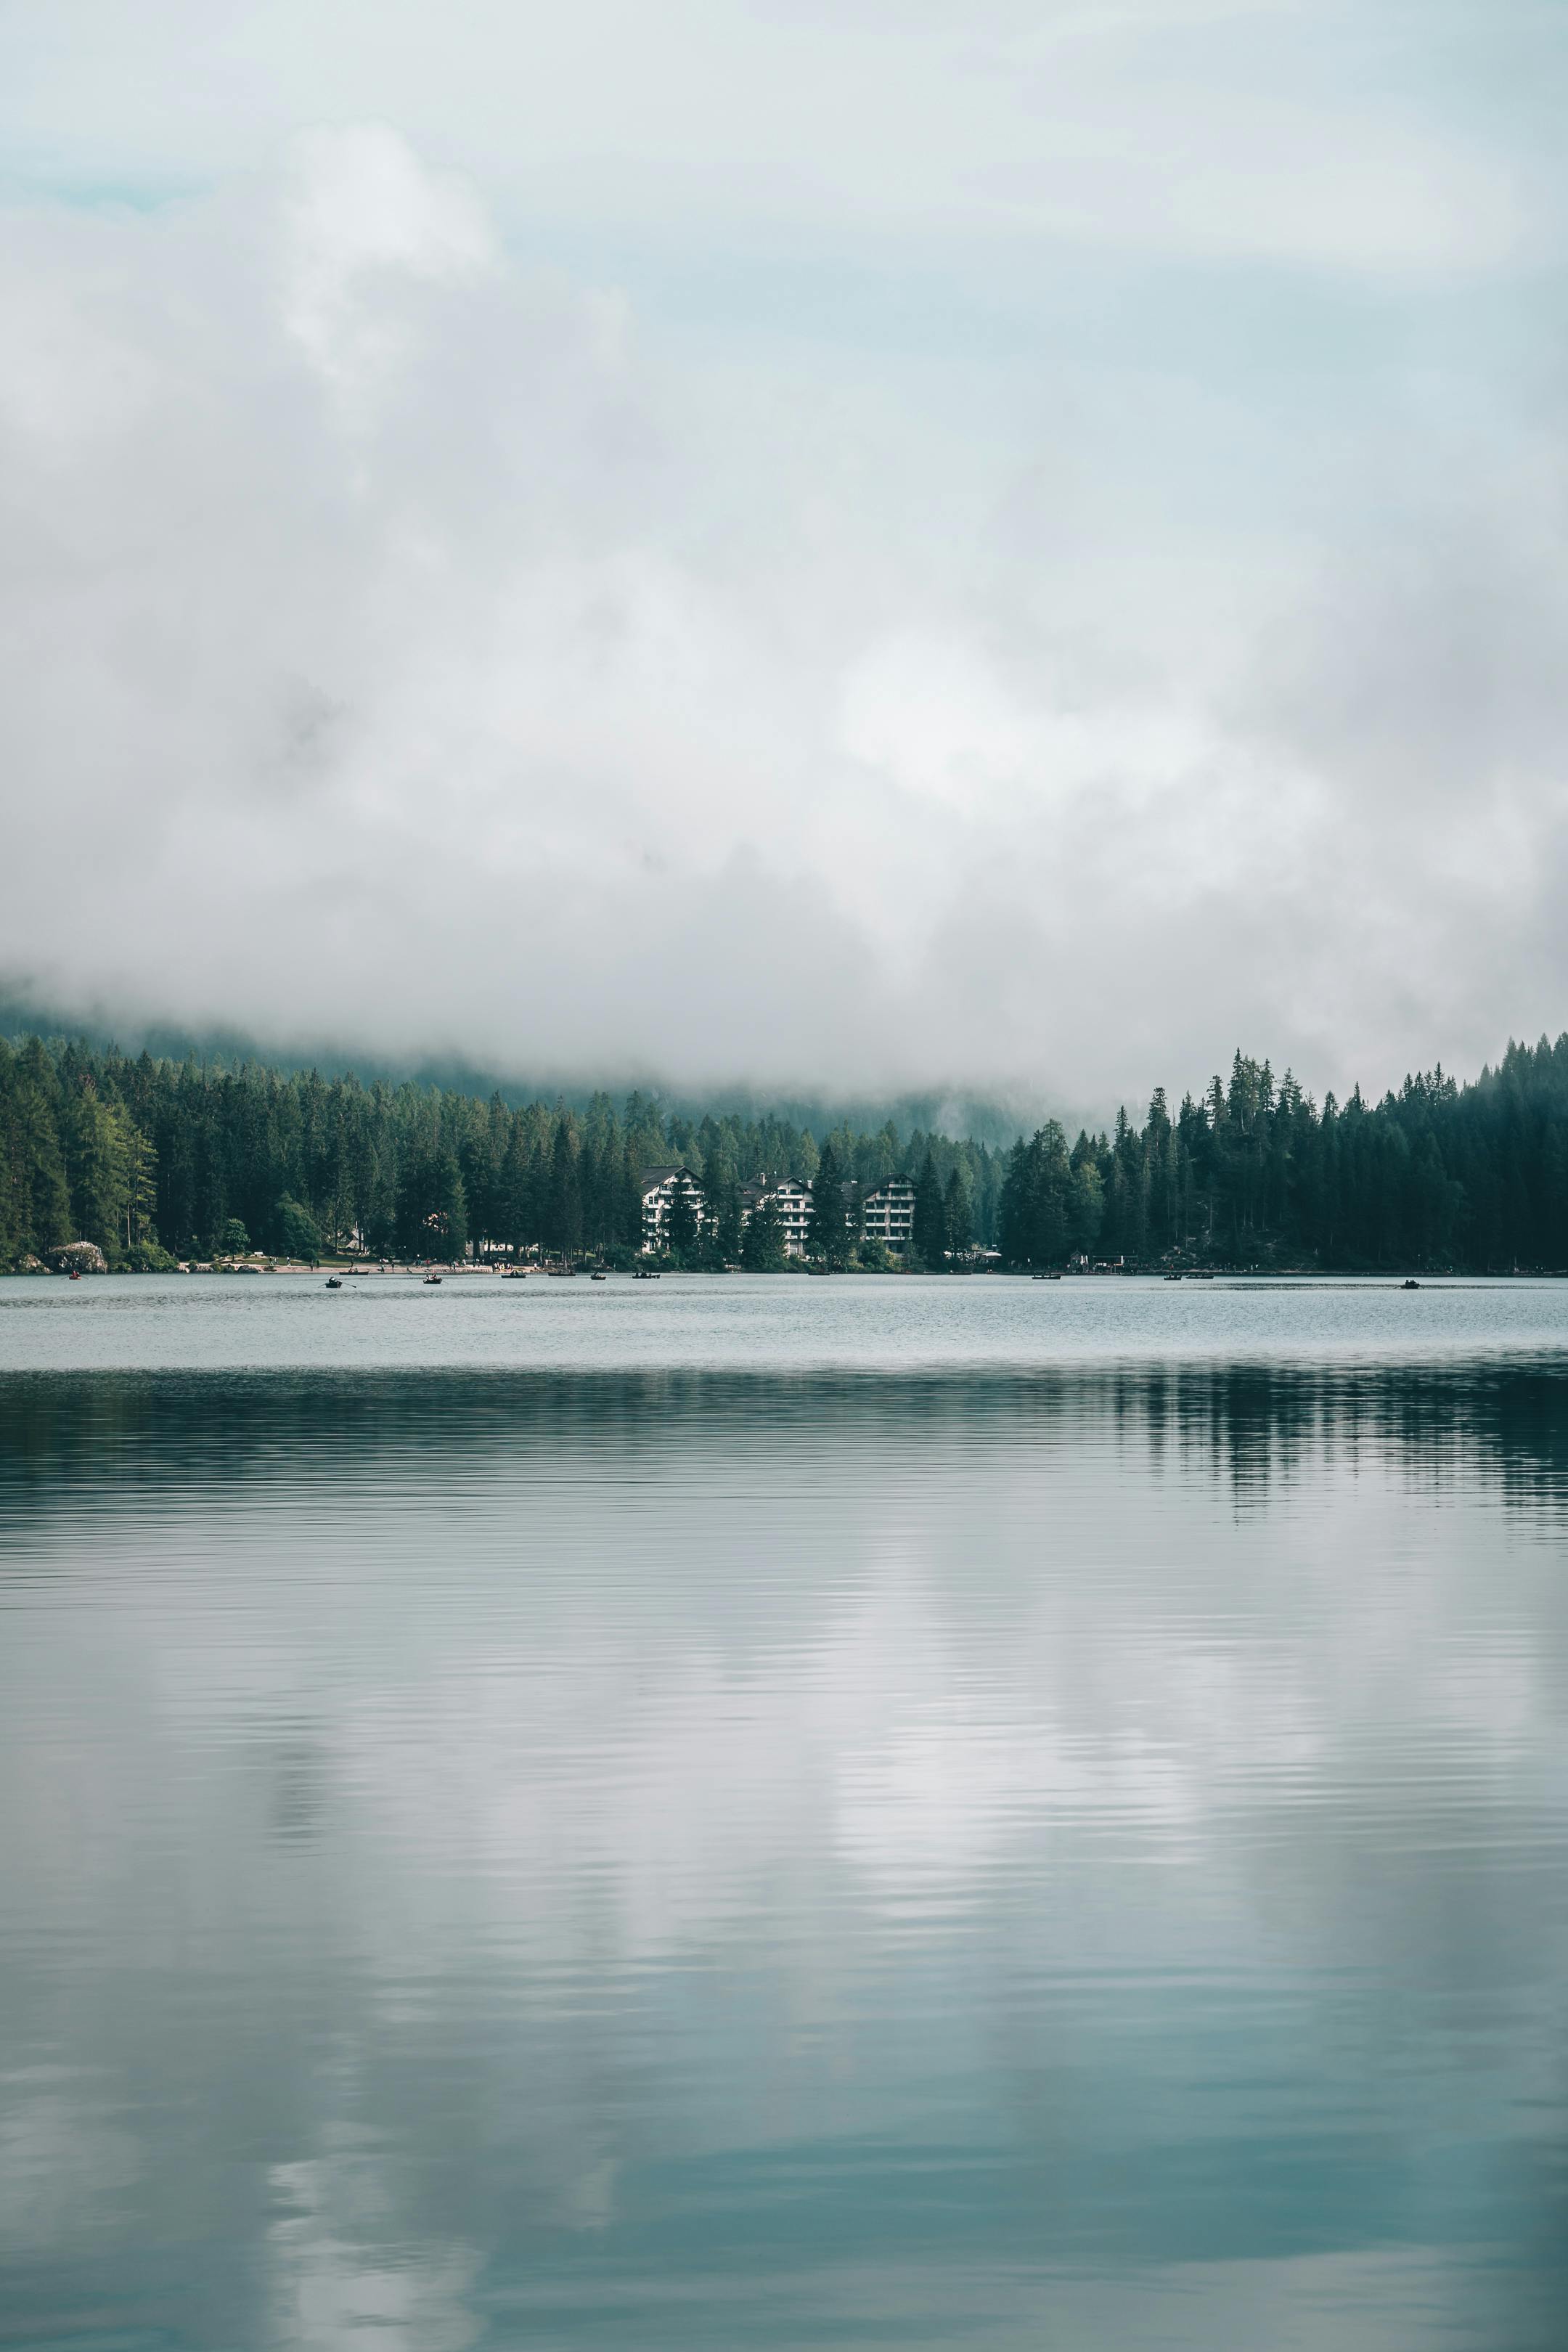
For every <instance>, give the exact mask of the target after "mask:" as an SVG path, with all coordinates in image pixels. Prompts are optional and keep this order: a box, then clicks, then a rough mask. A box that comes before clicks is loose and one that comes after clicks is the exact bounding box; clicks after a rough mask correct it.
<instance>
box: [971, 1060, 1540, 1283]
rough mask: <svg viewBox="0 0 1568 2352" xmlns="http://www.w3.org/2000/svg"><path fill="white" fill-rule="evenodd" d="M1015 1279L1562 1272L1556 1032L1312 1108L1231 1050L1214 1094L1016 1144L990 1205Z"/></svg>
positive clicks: (1052, 1129)
mask: <svg viewBox="0 0 1568 2352" xmlns="http://www.w3.org/2000/svg"><path fill="white" fill-rule="evenodd" d="M998 1238H999V1242H1000V1245H1001V1249H1002V1254H1003V1255H1004V1257H1005V1259H1007V1261H1008V1262H1009V1263H1011V1264H1013V1265H1053V1264H1060V1263H1062V1262H1063V1261H1064V1260H1065V1259H1066V1258H1067V1257H1068V1256H1069V1255H1086V1256H1090V1257H1093V1256H1099V1257H1100V1258H1101V1259H1106V1260H1111V1261H1116V1260H1125V1261H1126V1262H1127V1263H1129V1264H1143V1265H1151V1264H1159V1263H1161V1262H1162V1261H1164V1260H1169V1259H1174V1260H1176V1261H1177V1262H1180V1261H1181V1260H1182V1259H1184V1258H1188V1259H1193V1260H1206V1261H1208V1262H1210V1263H1213V1264H1215V1265H1268V1264H1279V1263H1283V1264H1291V1265H1332V1266H1347V1267H1367V1268H1374V1267H1380V1266H1430V1267H1443V1266H1453V1267H1456V1268H1458V1267H1471V1268H1476V1269H1485V1268H1489V1267H1490V1268H1509V1267H1512V1266H1516V1265H1518V1266H1537V1267H1552V1268H1557V1269H1568V1035H1564V1036H1563V1037H1560V1038H1559V1039H1558V1040H1557V1042H1556V1044H1555V1045H1552V1043H1551V1042H1550V1041H1549V1040H1548V1039H1546V1038H1544V1037H1543V1038H1542V1040H1541V1042H1540V1044H1539V1045H1535V1046H1533V1047H1531V1046H1528V1045H1510V1047H1509V1049H1508V1052H1507V1054H1506V1055H1504V1057H1503V1060H1502V1062H1501V1064H1500V1066H1499V1067H1498V1068H1497V1069H1495V1070H1484V1071H1483V1072H1482V1073H1481V1076H1480V1077H1479V1079H1478V1080H1477V1081H1476V1082H1475V1084H1474V1085H1473V1086H1467V1087H1458V1086H1457V1085H1456V1083H1455V1081H1454V1080H1453V1079H1452V1078H1451V1077H1449V1076H1447V1075H1446V1074H1445V1072H1444V1071H1443V1070H1442V1069H1441V1068H1438V1069H1436V1070H1434V1071H1432V1072H1431V1073H1430V1074H1429V1075H1427V1076H1418V1077H1410V1078H1406V1079H1405V1084H1404V1086H1403V1087H1401V1089H1400V1091H1399V1092H1398V1094H1388V1095H1385V1096H1384V1098H1383V1100H1382V1101H1381V1102H1380V1103H1375V1104H1368V1103H1366V1102H1364V1101H1363V1098H1362V1096H1361V1093H1360V1090H1359V1088H1358V1089H1357V1090H1356V1091H1355V1092H1354V1093H1353V1094H1352V1096H1351V1097H1350V1099H1349V1101H1348V1102H1346V1103H1344V1104H1343V1105H1341V1104H1339V1103H1336V1101H1335V1100H1334V1097H1332V1095H1330V1096H1328V1097H1326V1098H1325V1100H1324V1102H1323V1106H1322V1108H1321V1111H1320V1110H1319V1109H1318V1108H1317V1106H1316V1105H1315V1104H1314V1103H1313V1102H1312V1100H1311V1098H1310V1096H1308V1095H1306V1094H1304V1093H1303V1091H1302V1089H1301V1088H1300V1086H1299V1085H1298V1084H1297V1082H1296V1080H1295V1079H1294V1077H1292V1076H1291V1075H1290V1073H1289V1071H1287V1072H1286V1073H1285V1076H1283V1077H1282V1078H1280V1079H1279V1080H1276V1078H1275V1076H1274V1074H1273V1072H1272V1070H1271V1069H1270V1067H1269V1066H1268V1063H1267V1062H1261V1063H1259V1062H1255V1061H1250V1060H1248V1059H1247V1056H1246V1055H1242V1054H1239V1053H1238V1054H1237V1055H1236V1057H1235V1060H1234V1061H1233V1063H1232V1065H1231V1072H1230V1076H1229V1079H1228V1081H1227V1080H1226V1079H1224V1078H1221V1077H1215V1078H1213V1079H1211V1080H1210V1082H1209V1085H1208V1087H1207V1090H1206V1092H1205V1096H1204V1099H1203V1100H1202V1102H1201V1103H1200V1102H1194V1099H1193V1097H1191V1096H1190V1095H1189V1096H1187V1097H1185V1099H1184V1102H1183V1104H1182V1107H1181V1109H1180V1111H1179V1112H1178V1113H1177V1115H1176V1117H1175V1118H1174V1119H1173V1118H1171V1115H1170V1111H1169V1108H1168V1107H1167V1102H1166V1097H1165V1094H1164V1090H1163V1088H1161V1089H1159V1090H1157V1091H1156V1093H1155V1095H1154V1097H1153V1099H1152V1101H1151V1103H1150V1106H1149V1113H1148V1117H1147V1118H1146V1119H1145V1121H1144V1123H1143V1125H1142V1128H1141V1129H1140V1128H1137V1127H1135V1126H1133V1124H1132V1123H1131V1120H1130V1119H1129V1118H1128V1117H1127V1114H1126V1113H1125V1112H1123V1113H1122V1114H1121V1117H1119V1118H1118V1119H1117V1121H1116V1125H1115V1128H1114V1130H1113V1131H1112V1133H1111V1134H1110V1135H1109V1136H1107V1135H1100V1136H1089V1135H1080V1136H1079V1139H1078V1142H1077V1143H1076V1145H1075V1146H1074V1147H1073V1150H1072V1151H1071V1153H1070V1154H1068V1151H1067V1150H1066V1139H1065V1138H1064V1137H1063V1135H1062V1133H1061V1130H1060V1129H1059V1128H1058V1127H1056V1126H1055V1125H1054V1123H1053V1124H1048V1125H1047V1126H1046V1127H1044V1128H1042V1129H1040V1130H1039V1132H1038V1133H1037V1135H1036V1136H1035V1137H1034V1138H1033V1139H1032V1140H1031V1141H1029V1142H1028V1143H1019V1144H1017V1145H1016V1147H1015V1149H1014V1150H1013V1153H1012V1155H1011V1157H1010V1159H1009V1160H1008V1163H1007V1172H1006V1176H1005V1180H1004V1182H1003V1185H1002V1188H1001V1199H1000V1202H999V1209H998Z"/></svg>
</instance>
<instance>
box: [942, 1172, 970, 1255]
mask: <svg viewBox="0 0 1568 2352" xmlns="http://www.w3.org/2000/svg"><path fill="white" fill-rule="evenodd" d="M942 1230H943V1234H944V1237H945V1239H946V1242H947V1246H948V1249H949V1251H950V1252H951V1253H952V1255H953V1256H954V1257H963V1256H966V1255H967V1254H968V1252H969V1248H970V1245H971V1244H972V1243H973V1239H974V1211H973V1206H972V1204H971V1202H970V1198H969V1184H968V1181H967V1179H966V1178H965V1176H964V1173H963V1169H962V1168H958V1167H955V1168H954V1169H953V1171H952V1174H951V1175H950V1176H949V1177H948V1180H947V1182H946V1183H945V1185H944V1186H943V1187H942Z"/></svg>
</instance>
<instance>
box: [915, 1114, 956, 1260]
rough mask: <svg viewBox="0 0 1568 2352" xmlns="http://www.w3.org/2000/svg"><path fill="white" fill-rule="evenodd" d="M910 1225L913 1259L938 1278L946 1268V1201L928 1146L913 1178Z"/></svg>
mask: <svg viewBox="0 0 1568 2352" xmlns="http://www.w3.org/2000/svg"><path fill="white" fill-rule="evenodd" d="M910 1241H911V1242H912V1243H913V1244H914V1253H915V1255H916V1257H917V1258H918V1259H919V1260H920V1263H921V1265H923V1266H925V1267H926V1268H927V1269H928V1271H929V1272H931V1274H940V1273H941V1272H942V1268H943V1267H944V1266H945V1265H946V1264H947V1199H946V1195H945V1194H944V1192H943V1191H942V1178H941V1176H940V1174H939V1173H938V1171H937V1164H936V1153H935V1150H934V1148H933V1146H932V1145H931V1144H930V1143H928V1144H927V1145H926V1153H925V1158H924V1159H923V1160H921V1172H920V1174H919V1175H918V1176H917V1177H916V1178H915V1210H914V1215H913V1216H912V1218H911V1219H910Z"/></svg>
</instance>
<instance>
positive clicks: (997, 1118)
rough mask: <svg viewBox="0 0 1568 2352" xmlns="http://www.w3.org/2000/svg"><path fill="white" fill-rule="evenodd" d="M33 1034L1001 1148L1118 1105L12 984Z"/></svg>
mask: <svg viewBox="0 0 1568 2352" xmlns="http://www.w3.org/2000/svg"><path fill="white" fill-rule="evenodd" d="M28 1037H43V1038H46V1039H49V1040H51V1041H54V1042H55V1043H56V1044H64V1043H66V1042H67V1041H72V1042H74V1043H76V1044H77V1045H84V1046H87V1047H89V1048H90V1049H92V1050H94V1051H96V1052H100V1053H107V1054H117V1055H121V1056H123V1057H125V1058H127V1059H132V1060H133V1059H135V1058H136V1057H137V1056H138V1055H142V1054H143V1053H145V1054H150V1055H152V1057H153V1060H154V1061H169V1062H186V1061H195V1063H196V1064H197V1065H198V1066H201V1067H202V1068H204V1069H210V1070H213V1071H223V1070H238V1069H243V1068H245V1067H247V1066H256V1067H259V1068H263V1069H268V1070H275V1071H277V1072H279V1074H280V1075H281V1076H289V1075H290V1074H291V1073H294V1072H300V1073H303V1072H306V1071H310V1072H315V1073H317V1074H318V1075H320V1076H322V1077H326V1078H329V1079H331V1078H347V1077H357V1078H359V1079H360V1080H361V1081H362V1082H363V1084H364V1085H366V1086H374V1085H382V1086H389V1087H398V1086H402V1085H404V1084H405V1083H406V1084H412V1085H414V1086H417V1087H436V1088H437V1089H438V1090H439V1091H440V1092H441V1093H443V1094H457V1095H475V1096H479V1097H483V1098H484V1099H485V1100H486V1101H489V1097H491V1096H492V1095H499V1096H500V1098H501V1100H502V1101H503V1102H504V1103H505V1104H507V1106H508V1107H509V1108H511V1109H514V1110H521V1109H523V1108H526V1107H527V1105H528V1104H530V1103H534V1102H549V1103H552V1104H556V1105H559V1106H560V1107H561V1108H563V1109H568V1110H574V1111H578V1112H582V1113H586V1112H587V1110H588V1108H589V1107H590V1105H591V1104H592V1103H593V1102H594V1100H595V1097H597V1096H599V1095H603V1094H609V1095H613V1096H616V1097H626V1096H628V1095H631V1094H637V1095H638V1096H640V1097H646V1098H647V1100H649V1101H651V1102H654V1103H657V1104H658V1108H659V1112H660V1115H661V1116H663V1117H669V1118H679V1119H685V1120H687V1121H689V1122H690V1123H691V1124H693V1125H697V1124H700V1121H701V1120H702V1119H703V1118H706V1117H708V1116H710V1115H711V1116H712V1117H714V1118H728V1117H731V1116H734V1117H738V1118H741V1119H742V1120H752V1121H765V1120H768V1119H776V1120H782V1121H783V1122H784V1124H785V1125H786V1126H790V1127H798V1128H805V1129H808V1130H809V1131H810V1133H811V1134H812V1136H813V1137H815V1139H816V1141H817V1142H818V1143H819V1144H820V1143H821V1142H822V1141H823V1140H824V1139H825V1138H826V1136H828V1135H830V1134H831V1133H832V1132H833V1130H834V1129H836V1128H840V1127H850V1128H854V1129H861V1130H864V1131H865V1132H867V1133H870V1132H872V1131H874V1130H876V1129H881V1128H884V1127H887V1126H889V1124H890V1125H892V1126H893V1127H896V1128H897V1129H899V1130H900V1133H901V1134H904V1135H909V1134H911V1133H924V1132H927V1131H929V1132H931V1133H934V1134H939V1135H942V1136H950V1137H953V1138H955V1139H967V1140H970V1141H973V1142H975V1143H984V1144H988V1145H990V1146H991V1147H992V1148H993V1149H995V1148H997V1147H998V1146H1000V1147H1001V1148H1003V1149H1005V1148H1006V1147H1007V1146H1008V1145H1010V1144H1011V1143H1012V1142H1013V1140H1014V1139H1015V1138H1016V1136H1017V1135H1018V1134H1019V1133H1020V1132H1022V1131H1024V1130H1026V1129H1030V1128H1032V1127H1033V1126H1034V1125H1036V1123H1037V1121H1038V1120H1040V1119H1042V1118H1046V1117H1047V1115H1052V1116H1055V1117H1056V1118H1059V1119H1060V1120H1061V1122H1062V1124H1063V1125H1064V1126H1065V1127H1067V1128H1068V1129H1069V1130H1070V1131H1071V1132H1073V1133H1075V1134H1076V1133H1077V1131H1078V1129H1079V1128H1080V1127H1082V1126H1084V1125H1086V1124H1087V1125H1089V1126H1090V1127H1095V1126H1098V1125H1100V1124H1101V1123H1102V1120H1103V1118H1104V1117H1105V1116H1107V1115H1108V1112H1109V1108H1110V1106H1111V1103H1112V1101H1113V1097H1107V1098H1106V1102H1105V1103H1104V1104H1102V1105H1101V1107H1100V1109H1099V1110H1096V1109H1094V1108H1092V1107H1091V1106H1089V1105H1088V1104H1081V1105H1075V1106H1068V1105H1065V1104H1064V1103H1063V1102H1062V1101H1061V1100H1060V1099H1059V1097H1052V1096H1051V1095H1050V1094H1049V1093H1048V1091H1047V1090H1046V1089H1044V1088H1042V1087H1033V1086H1029V1087H1016V1088H994V1089H987V1090H985V1091H983V1092H976V1091H974V1090H973V1089H972V1088H968V1087H963V1086H962V1085H958V1084H953V1085H945V1084H931V1085H929V1086H926V1087H921V1088H917V1089H904V1090H902V1091H899V1092H893V1091H886V1092H883V1091H878V1090H874V1089H873V1090H862V1091H860V1092H858V1093H854V1094H849V1093H845V1092H844V1091H842V1090H841V1089H838V1088H829V1087H816V1088H811V1089H802V1090H796V1091H794V1092H792V1091H790V1090H789V1089H787V1088H780V1087H766V1086H760V1085H747V1084H742V1083H737V1084H735V1085H732V1086H713V1087H703V1088H701V1089H700V1090H694V1089H693V1088H691V1087H685V1086H681V1085H678V1084H675V1083H673V1082H670V1081H668V1080H667V1078H666V1077H665V1076H663V1075H662V1074H661V1073H660V1072H658V1070H654V1071H651V1072H650V1071H642V1070H631V1071H627V1070H626V1069H619V1070H617V1069H597V1070H596V1069H594V1068H591V1067H588V1068H581V1069H579V1070H578V1071H577V1072H576V1073H575V1074H574V1075H568V1076H564V1077H563V1076H560V1075H559V1074H552V1073H551V1072H550V1071H548V1070H531V1069H530V1068H528V1067H527V1066H526V1065H525V1066H521V1068H520V1067H519V1066H517V1065H516V1064H515V1063H508V1062H506V1061H502V1060H492V1059H489V1058H486V1057H483V1056H480V1055H474V1054H472V1053H471V1052H464V1051H462V1050H461V1049H460V1048H454V1049H453V1050H452V1051H450V1052H447V1053H419V1052H401V1053H400V1052H397V1051H395V1050H389V1051H383V1052H380V1053H377V1052H374V1051H365V1052H362V1051H360V1050H359V1049H358V1048H357V1047H355V1046H353V1045H348V1044H345V1043H344V1042H343V1040H342V1039H341V1038H338V1037H333V1036H331V1035H330V1034H323V1035H309V1034H306V1035H295V1036H285V1037H263V1036H261V1035H259V1034H257V1033H256V1032H255V1031H254V1030H249V1029H245V1028H240V1027H236V1026H230V1025H217V1024H211V1025H204V1026H201V1027H185V1026H183V1025H181V1024H177V1023H174V1022H167V1021H158V1020H153V1019H148V1018H141V1017H137V1016H128V1015H125V1014H123V1013H117V1012H111V1011H110V1010H107V1009H105V1008H101V1007H100V1008H97V1009H94V1010H89V1011H85V1012H84V1011H83V1010H82V1009H81V1008H79V1007H74V1006H60V1005H57V1004H52V1003H45V1002H42V1001H40V1000H39V999H38V998H37V997H35V996H34V995H33V994H32V993H31V992H29V991H27V990H26V989H18V988H16V987H15V986H13V988H12V990H11V992H9V993H7V992H5V990H4V989H0V1038H6V1039H9V1040H10V1042H11V1044H12V1045H21V1044H22V1043H24V1042H25V1040H26V1038H28Z"/></svg>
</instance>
